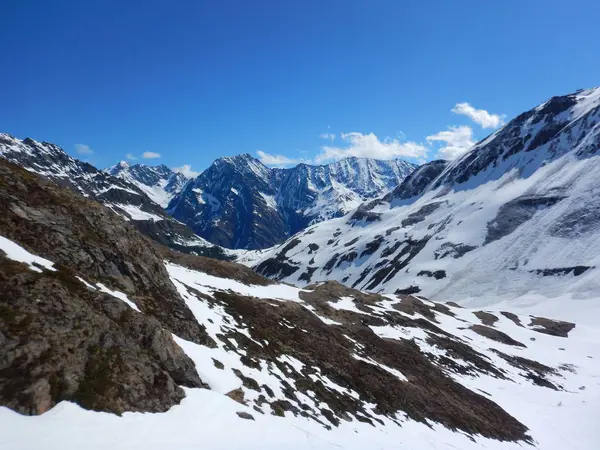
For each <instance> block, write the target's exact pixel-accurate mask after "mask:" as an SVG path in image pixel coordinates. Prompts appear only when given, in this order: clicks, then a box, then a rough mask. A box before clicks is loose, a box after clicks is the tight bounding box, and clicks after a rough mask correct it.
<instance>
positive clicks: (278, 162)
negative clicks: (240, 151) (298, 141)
mask: <svg viewBox="0 0 600 450" xmlns="http://www.w3.org/2000/svg"><path fill="white" fill-rule="evenodd" d="M256 154H257V155H258V159H259V160H260V162H261V163H263V164H265V165H267V166H288V165H291V164H298V163H301V162H306V161H305V160H304V159H302V158H288V157H287V156H283V155H271V154H269V153H265V152H263V151H262V150H257V152H256Z"/></svg>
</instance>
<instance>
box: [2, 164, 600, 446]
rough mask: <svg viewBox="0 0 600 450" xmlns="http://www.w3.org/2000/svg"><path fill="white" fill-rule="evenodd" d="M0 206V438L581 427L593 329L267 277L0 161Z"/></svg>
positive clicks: (394, 435) (585, 428)
mask: <svg viewBox="0 0 600 450" xmlns="http://www.w3.org/2000/svg"><path fill="white" fill-rule="evenodd" d="M0 208H2V211H3V214H2V215H0V308H1V310H2V313H1V314H0V340H1V345H0V405H2V406H3V407H2V408H0V424H2V433H0V447H2V448H11V449H15V450H16V449H26V448H30V449H32V448H40V447H42V446H43V447H44V448H49V449H54V448H63V449H64V448H82V447H85V448H92V449H96V448H97V449H100V448H107V447H110V448H145V449H159V448H161V449H164V448H169V447H172V446H177V447H178V448H185V449H188V448H201V447H202V448H222V449H232V448H246V449H247V448H298V449H301V448H323V449H331V448H340V447H341V448H357V449H358V448H361V449H362V448H383V449H388V448H389V449H391V448H397V447H398V446H399V445H400V446H402V447H405V448H412V449H420V448H423V449H425V448H461V449H468V448H520V449H522V448H523V447H528V446H530V445H537V446H539V447H540V448H544V449H549V448H563V447H562V446H563V443H564V442H571V443H573V442H576V443H578V444H580V445H579V448H592V447H587V445H588V444H591V443H592V442H595V441H593V430H594V429H595V428H594V427H592V426H591V422H590V419H589V418H590V417H597V413H598V412H599V410H598V407H597V405H598V403H597V402H595V401H594V399H597V398H598V394H599V392H600V386H599V385H598V379H599V378H598V377H599V376H600V370H599V367H598V362H597V361H598V358H600V354H599V352H598V348H597V345H595V343H597V338H598V334H597V329H593V328H589V327H587V326H585V325H584V326H580V325H579V324H575V323H569V322H561V321H555V320H550V319H544V318H541V317H537V316H535V315H530V314H528V313H526V312H525V310H523V311H517V313H514V312H510V311H479V310H467V309H463V308H461V307H459V306H458V305H456V304H444V303H432V302H430V301H428V300H426V299H424V298H421V297H418V296H414V295H378V294H366V293H363V292H360V291H357V290H353V289H350V288H347V287H344V286H342V285H341V284H338V283H336V282H328V283H320V284H314V285H310V286H307V287H306V288H304V289H299V288H295V287H292V286H288V285H283V284H278V283H274V282H272V281H270V280H267V279H265V278H262V277H260V276H258V275H256V274H255V273H253V272H252V271H250V270H249V269H247V268H245V267H243V266H239V265H236V264H232V263H228V262H224V261H216V260H210V259H207V258H202V257H197V256H192V255H184V254H181V253H177V252H174V251H172V250H169V249H167V248H166V247H162V246H160V245H158V244H156V243H153V242H152V241H150V240H148V239H147V238H146V237H144V236H142V235H141V234H140V233H139V232H138V231H137V230H136V229H135V228H134V227H133V226H131V224H130V223H129V222H127V221H125V220H124V219H123V218H122V217H121V216H119V215H117V214H115V213H114V212H112V211H110V210H109V209H107V208H106V207H104V206H102V205H100V204H99V203H97V202H95V201H92V200H89V199H85V198H83V197H81V196H78V195H76V194H74V193H73V192H71V191H69V190H66V189H62V188H60V187H58V186H57V185H56V184H54V183H52V182H49V181H46V180H44V179H42V178H41V177H39V176H38V175H36V174H34V173H31V172H28V171H25V170H23V169H22V168H19V167H18V166H15V165H13V164H11V163H9V162H6V161H4V160H0ZM143 412H151V413H153V414H142V413H143ZM107 413H108V414H107ZM119 415H120V416H119ZM558 423H560V424H561V426H560V427H558V426H553V425H551V424H558ZM233 429H235V430H236V433H231V430H233ZM557 443H558V446H556V444H557ZM553 445H554V446H553Z"/></svg>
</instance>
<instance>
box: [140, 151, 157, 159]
mask: <svg viewBox="0 0 600 450" xmlns="http://www.w3.org/2000/svg"><path fill="white" fill-rule="evenodd" d="M142 158H144V159H155V158H160V153H156V152H144V153H142Z"/></svg>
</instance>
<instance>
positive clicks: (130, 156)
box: [125, 153, 138, 161]
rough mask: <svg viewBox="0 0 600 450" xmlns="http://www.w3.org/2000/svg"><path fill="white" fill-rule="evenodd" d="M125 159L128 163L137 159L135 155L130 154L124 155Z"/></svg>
mask: <svg viewBox="0 0 600 450" xmlns="http://www.w3.org/2000/svg"><path fill="white" fill-rule="evenodd" d="M125 158H127V159H129V160H130V161H135V160H136V159H138V157H137V156H135V155H132V154H131V153H127V154H126V155H125Z"/></svg>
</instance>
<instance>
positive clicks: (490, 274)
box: [256, 88, 600, 305]
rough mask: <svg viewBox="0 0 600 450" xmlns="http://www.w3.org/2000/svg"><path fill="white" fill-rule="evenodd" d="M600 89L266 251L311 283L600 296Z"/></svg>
mask: <svg viewBox="0 0 600 450" xmlns="http://www.w3.org/2000/svg"><path fill="white" fill-rule="evenodd" d="M598 173H600V88H598V89H591V90H587V91H578V92H576V93H573V94H570V95H566V96H561V97H553V98H551V99H550V100H548V101H547V102H545V103H543V104H541V105H539V106H538V107H536V108H534V109H532V110H530V111H527V112H525V113H523V114H521V115H519V116H518V117H516V118H515V119H513V120H511V121H510V122H509V123H508V124H506V125H505V126H504V127H502V128H501V129H499V130H498V131H496V132H495V133H493V134H492V135H490V136H489V137H487V138H486V139H484V140H483V141H481V142H479V143H478V144H477V145H475V146H474V148H473V149H472V150H471V151H469V152H468V153H467V154H465V155H464V156H463V157H461V158H459V159H457V160H455V161H452V162H446V161H432V162H430V163H427V164H425V165H423V166H421V167H419V168H418V169H417V170H415V171H414V172H413V173H412V174H411V175H409V176H408V177H407V178H406V179H405V180H404V182H403V183H401V184H400V185H399V186H398V187H397V188H396V189H395V190H394V191H392V192H391V193H389V194H388V195H386V196H384V197H382V198H380V199H378V200H374V201H371V202H367V203H364V204H363V205H361V206H360V207H359V208H357V209H356V210H355V211H354V212H352V213H350V214H348V215H347V216H345V217H343V218H339V219H334V220H330V221H327V222H323V223H321V224H316V225H313V226H311V227H309V228H308V229H307V230H305V231H303V232H301V233H298V234H297V235H295V236H293V237H292V238H290V239H289V240H288V241H286V242H285V243H283V244H281V245H280V246H278V247H276V248H275V249H273V250H272V251H271V252H270V253H267V254H265V255H264V256H263V258H262V261H261V262H260V264H259V265H257V266H256V269H257V270H258V271H259V272H260V273H262V274H263V275H265V276H269V277H272V278H274V279H277V280H283V281H286V282H289V283H293V284H295V285H298V286H304V285H307V284H311V283H314V282H317V281H322V280H332V279H333V280H337V281H339V282H341V283H344V284H346V285H348V286H351V287H355V288H357V289H361V290H368V291H385V292H398V293H420V294H422V295H426V296H428V297H431V298H434V299H441V300H456V301H460V302H463V303H464V302H465V301H466V300H468V299H471V301H472V302H473V303H474V304H478V305H484V304H490V303H493V302H495V301H497V300H498V299H508V300H514V299H515V298H517V297H521V296H531V295H532V294H535V295H541V296H545V297H556V296H559V295H569V296H574V297H585V298H598V295H599V294H600V281H599V280H600V256H599V255H600V201H599V197H598V192H599V191H600V179H599V178H598Z"/></svg>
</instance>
